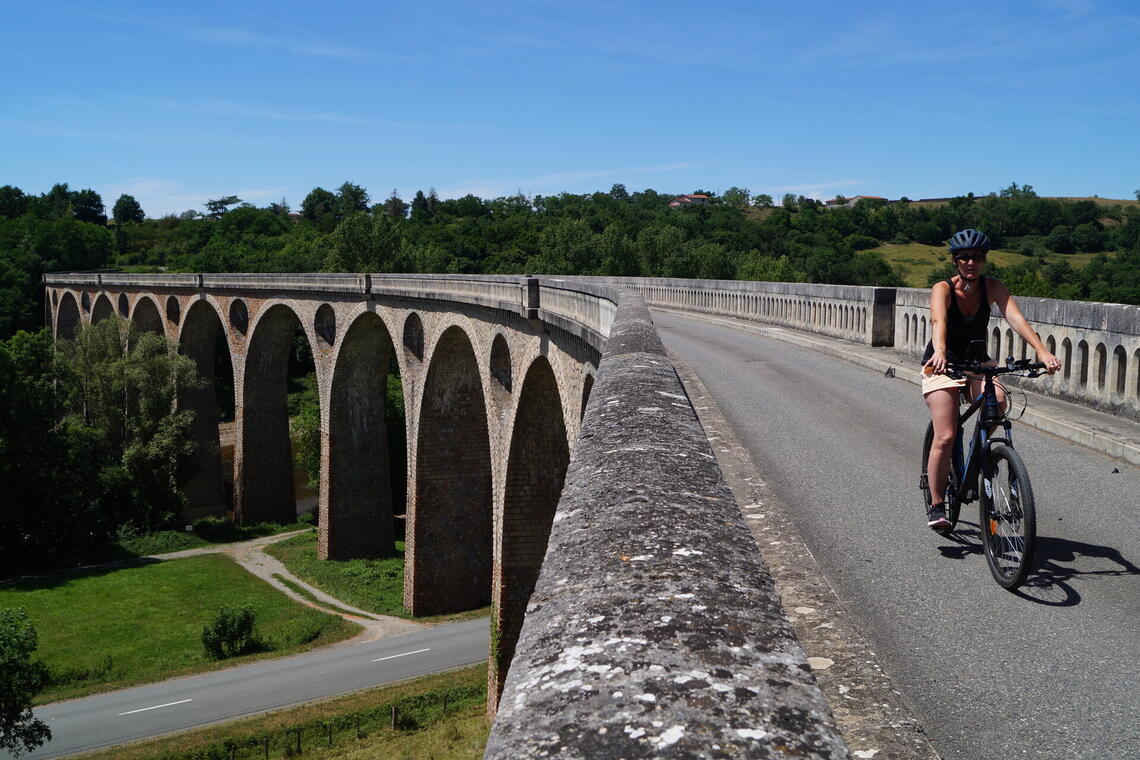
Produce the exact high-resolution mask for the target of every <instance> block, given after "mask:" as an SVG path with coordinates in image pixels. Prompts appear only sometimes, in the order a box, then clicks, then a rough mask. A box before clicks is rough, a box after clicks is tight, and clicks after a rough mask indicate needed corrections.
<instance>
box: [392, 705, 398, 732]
mask: <svg viewBox="0 0 1140 760" xmlns="http://www.w3.org/2000/svg"><path fill="white" fill-rule="evenodd" d="M396 712H397V711H396V706H395V705H392V730H393V731H395V730H396Z"/></svg>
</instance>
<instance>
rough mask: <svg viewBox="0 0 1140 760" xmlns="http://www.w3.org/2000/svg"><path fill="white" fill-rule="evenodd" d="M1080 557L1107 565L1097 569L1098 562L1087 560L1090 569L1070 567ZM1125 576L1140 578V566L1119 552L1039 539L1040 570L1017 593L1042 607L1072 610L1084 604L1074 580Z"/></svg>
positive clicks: (1054, 538)
mask: <svg viewBox="0 0 1140 760" xmlns="http://www.w3.org/2000/svg"><path fill="white" fill-rule="evenodd" d="M1078 558H1085V559H1086V560H1089V559H1091V560H1105V562H1101V563H1099V566H1097V565H1098V563H1096V562H1091V563H1090V562H1087V561H1086V562H1084V563H1083V564H1085V565H1086V568H1085V569H1080V570H1078V569H1077V568H1075V567H1071V566H1070V564H1069V563H1074V562H1076V561H1077V559H1078ZM1088 565H1092V567H1088ZM1122 575H1140V567H1137V566H1136V565H1134V564H1133V563H1132V562H1130V561H1129V560H1128V559H1126V558H1125V557H1124V555H1123V554H1121V553H1120V551H1119V550H1118V549H1113V548H1112V547H1110V546H1099V545H1097V544H1086V543H1083V542H1081V541H1071V540H1069V539H1067V538H1056V537H1053V536H1038V537H1037V568H1036V569H1035V570H1034V572H1033V573H1032V574H1031V575H1030V576H1029V579H1028V580H1027V581H1026V582H1025V585H1024V586H1022V587H1021V588H1020V589H1018V590H1017V591H1015V592H1014V593H1016V594H1017V595H1018V596H1022V597H1024V598H1026V599H1029V600H1030V601H1033V602H1037V603H1038V604H1046V605H1049V606H1052V607H1072V606H1075V605H1077V604H1080V602H1081V595H1080V594H1079V593H1078V592H1077V590H1076V589H1074V588H1073V586H1072V585H1071V582H1072V581H1073V580H1084V579H1090V578H1103V577H1109V578H1115V577H1119V576H1122Z"/></svg>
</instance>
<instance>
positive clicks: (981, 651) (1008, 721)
mask: <svg viewBox="0 0 1140 760" xmlns="http://www.w3.org/2000/svg"><path fill="white" fill-rule="evenodd" d="M653 319H654V322H655V323H656V324H657V326H658V328H659V330H660V333H661V336H662V339H663V340H664V342H665V345H666V347H668V348H669V349H670V350H671V351H673V352H674V353H675V354H676V355H678V356H679V357H680V358H681V359H682V360H683V361H685V362H686V363H688V364H689V365H690V366H691V367H692V368H693V369H694V370H695V371H696V372H697V374H698V375H699V376H700V378H701V380H702V382H703V383H704V384H705V385H706V386H707V388H708V390H709V392H710V393H711V394H712V396H713V397H714V398H715V399H716V402H717V405H718V406H719V407H720V409H721V411H722V412H723V414H724V416H725V418H726V419H727V420H728V422H729V424H730V425H731V426H732V427H733V430H734V432H735V434H736V436H737V437H738V438H739V439H740V441H741V443H742V444H743V445H744V446H745V447H746V448H748V450H749V452H750V454H751V456H752V459H753V461H754V462H755V464H756V466H757V468H758V469H759V471H760V473H761V474H762V476H763V477H764V479H765V480H766V481H767V482H768V485H769V486H770V487H771V488H772V490H773V492H774V493H775V495H776V496H777V498H779V499H780V500H781V501H782V502H783V503H784V505H785V506H786V508H787V509H788V511H789V513H790V514H791V515H792V517H793V520H794V521H795V523H796V526H797V528H798V530H799V531H800V533H801V535H802V536H803V538H804V540H805V541H806V543H807V545H808V546H809V548H810V549H811V551H812V553H813V554H814V555H815V557H816V559H817V561H818V562H819V564H820V566H821V569H822V570H823V572H824V574H825V575H826V576H827V578H828V580H829V581H830V583H831V585H832V587H833V588H834V589H835V590H836V592H837V593H838V594H839V596H840V598H841V599H842V600H843V602H844V604H845V605H846V607H847V608H848V610H849V612H850V615H851V617H852V618H853V619H854V620H855V622H856V623H857V625H858V626H859V627H860V629H861V630H862V632H863V635H864V636H865V637H866V639H867V640H868V642H869V644H870V646H871V648H872V650H873V651H874V652H875V653H876V654H877V655H878V656H879V658H880V665H881V666H882V667H883V669H884V670H885V671H886V672H887V673H888V674H889V675H890V676H891V677H892V678H893V679H894V681H895V683H896V685H897V687H898V688H899V690H900V691H901V692H902V694H903V696H904V698H905V699H906V700H907V701H908V702H909V703H910V705H911V706H912V708H913V710H914V714H915V717H916V718H917V719H918V721H919V722H920V723H921V724H922V725H923V727H924V729H925V731H926V732H927V734H928V735H929V736H930V738H931V739H932V741H933V743H934V746H935V748H936V749H937V751H938V752H939V754H941V755H942V757H944V758H947V760H951V759H952V760H989V759H991V758H992V759H993V760H1008V759H1009V758H1090V759H1091V758H1097V760H1101V759H1102V758H1140V678H1138V674H1140V567H1138V565H1140V511H1138V509H1137V508H1138V507H1140V470H1137V469H1136V468H1135V467H1131V466H1129V465H1127V464H1124V463H1121V462H1118V461H1116V460H1113V459H1110V458H1108V457H1105V456H1102V455H1099V454H1095V453H1093V452H1091V451H1089V450H1087V449H1084V448H1082V447H1079V446H1076V445H1073V444H1070V443H1067V442H1065V441H1062V440H1060V439H1058V438H1055V437H1052V436H1050V435H1047V434H1044V433H1038V432H1036V431H1034V430H1032V429H1029V428H1028V427H1026V426H1020V427H1017V426H1016V423H1015V429H1014V442H1015V444H1016V446H1017V449H1018V451H1019V452H1020V453H1021V454H1022V456H1023V457H1024V459H1025V460H1026V462H1027V464H1028V467H1029V473H1030V477H1031V481H1032V484H1033V489H1034V493H1035V495H1036V502H1037V513H1038V518H1037V519H1038V535H1039V544H1038V551H1039V559H1038V563H1037V570H1036V572H1035V573H1034V574H1033V575H1032V576H1031V578H1030V580H1029V582H1028V584H1027V585H1026V586H1025V587H1023V589H1022V590H1021V592H1020V593H1010V592H1008V591H1005V590H1003V589H1002V588H1001V587H1000V586H998V585H997V584H996V583H994V582H993V580H992V579H991V577H990V573H989V568H988V567H987V565H986V560H985V557H984V556H983V555H982V553H981V547H980V544H979V538H978V533H977V519H978V518H977V510H976V505H968V506H967V507H965V508H964V509H963V517H964V518H965V520H966V521H967V522H968V523H971V524H972V525H970V524H968V525H966V526H965V528H966V530H965V531H962V530H961V528H962V525H961V524H960V525H959V527H960V531H959V533H958V534H957V536H956V537H943V536H939V535H937V534H935V533H933V532H932V531H930V530H928V529H927V528H926V523H925V519H924V515H923V513H922V507H921V504H922V499H921V495H920V492H919V491H918V488H917V485H918V474H919V458H920V453H921V445H922V435H923V433H924V431H925V428H926V424H927V421H928V420H929V416H928V414H927V412H926V406H925V404H924V403H923V402H922V399H921V396H920V393H919V390H918V387H917V386H915V385H913V384H911V383H908V382H905V381H902V380H898V379H892V378H887V377H885V376H884V375H883V374H882V373H879V372H875V371H872V370H868V369H864V368H861V367H858V366H856V365H854V364H852V363H849V362H845V361H843V360H841V359H837V358H833V357H829V356H825V355H822V354H819V353H816V352H813V351H810V350H807V349H803V348H799V347H796V346H792V345H789V344H787V343H784V342H782V341H779V340H775V339H772V338H767V337H762V336H759V335H756V334H753V333H749V332H745V331H742V330H736V329H733V328H731V327H726V326H722V325H718V324H714V323H712V322H709V321H705V320H701V319H699V318H690V317H680V316H677V315H674V314H666V313H662V312H657V311H655V312H654V313H653ZM1114 469H1116V470H1119V472H1116V473H1114V472H1113V471H1114ZM971 528H972V530H970V529H971Z"/></svg>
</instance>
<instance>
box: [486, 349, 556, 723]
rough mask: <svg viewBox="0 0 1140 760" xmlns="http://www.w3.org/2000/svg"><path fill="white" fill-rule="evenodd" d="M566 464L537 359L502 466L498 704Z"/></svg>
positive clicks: (550, 391)
mask: <svg viewBox="0 0 1140 760" xmlns="http://www.w3.org/2000/svg"><path fill="white" fill-rule="evenodd" d="M569 464H570V445H569V443H568V441H567V438H566V422H565V420H564V418H563V407H562V398H561V396H560V395H559V393H558V381H557V380H556V379H555V376H554V370H553V369H552V368H551V366H550V362H549V361H548V360H547V359H546V357H544V356H539V357H538V358H537V359H535V360H534V362H532V363H531V365H530V368H529V369H528V370H527V372H526V376H525V377H524V378H523V383H522V392H521V393H520V395H519V403H518V409H517V411H516V412H515V422H514V430H513V432H512V434H511V448H510V458H509V459H508V460H507V474H506V480H505V486H504V491H503V521H502V544H501V556H500V558H499V567H500V576H499V581H498V583H497V584H496V587H495V589H494V599H493V602H494V610H495V612H494V613H493V625H495V626H496V628H497V630H498V632H499V635H498V642H499V646H498V648H497V651H496V652H495V653H494V654H493V658H494V660H495V661H494V662H492V670H491V672H490V673H489V674H488V680H489V681H490V683H489V684H488V686H489V687H490V691H489V696H488V699H493V700H495V701H497V699H498V695H499V694H500V693H501V692H502V687H503V682H504V681H505V680H506V677H507V669H508V668H509V667H510V663H511V659H512V658H513V657H514V654H515V645H516V644H517V643H518V638H519V632H520V631H521V630H522V623H523V617H524V615H525V614H526V606H527V602H528V601H529V600H530V595H531V593H532V592H533V591H534V585H535V583H536V582H537V581H538V573H539V570H541V569H542V560H543V557H545V556H546V545H547V542H548V541H549V539H550V528H551V525H552V524H553V523H554V512H555V510H556V509H557V508H558V499H559V498H560V497H561V496H562V485H563V483H564V482H565V480H566V467H567V465H569Z"/></svg>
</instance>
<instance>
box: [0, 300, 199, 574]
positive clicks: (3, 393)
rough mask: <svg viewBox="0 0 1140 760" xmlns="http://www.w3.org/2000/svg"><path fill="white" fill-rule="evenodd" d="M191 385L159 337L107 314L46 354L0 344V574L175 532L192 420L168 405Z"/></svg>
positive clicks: (46, 346) (38, 341) (45, 340)
mask: <svg viewBox="0 0 1140 760" xmlns="http://www.w3.org/2000/svg"><path fill="white" fill-rule="evenodd" d="M196 382H198V380H197V376H196V374H195V369H194V364H193V362H192V360H190V359H188V358H187V357H184V356H181V355H179V354H178V353H177V351H175V350H174V347H173V346H172V345H171V344H170V343H169V341H167V340H166V339H165V338H163V337H160V336H158V335H155V334H153V333H139V332H136V331H134V330H133V329H129V328H128V326H127V325H126V324H125V323H123V322H120V321H119V320H118V319H116V318H114V317H112V318H109V319H105V320H103V321H101V322H99V323H97V324H95V325H92V326H90V327H85V328H84V329H82V330H81V331H80V332H79V334H78V335H77V337H76V339H75V341H62V342H61V343H60V344H58V345H57V346H53V344H52V341H51V336H50V335H49V334H48V333H47V332H46V331H40V332H38V333H27V332H23V331H21V332H17V333H16V334H15V335H14V336H12V337H11V338H9V339H8V340H5V341H0V492H2V493H4V494H6V498H5V499H4V500H3V501H2V502H0V505H2V506H0V576H3V575H9V574H12V573H16V572H27V571H29V570H33V569H36V568H49V567H58V566H60V565H65V564H72V563H76V562H82V561H84V560H86V559H89V558H91V557H98V556H101V554H102V553H103V552H105V551H106V548H107V547H108V545H109V544H110V543H111V542H112V541H113V540H114V539H115V538H116V536H117V535H119V534H120V533H131V534H134V533H144V532H150V531H152V530H157V529H160V528H164V527H170V526H172V525H174V524H176V523H177V520H178V518H179V517H180V515H181V510H182V503H183V495H182V492H181V490H180V485H181V484H182V483H183V482H185V480H186V477H187V475H188V473H187V472H186V466H187V464H188V462H189V455H190V453H191V450H192V443H191V439H190V423H191V421H192V415H193V413H192V412H190V411H187V410H182V411H174V410H173V405H174V400H175V398H176V396H177V394H178V392H179V391H180V390H181V389H184V388H187V387H190V385H191V384H193V383H196Z"/></svg>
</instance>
